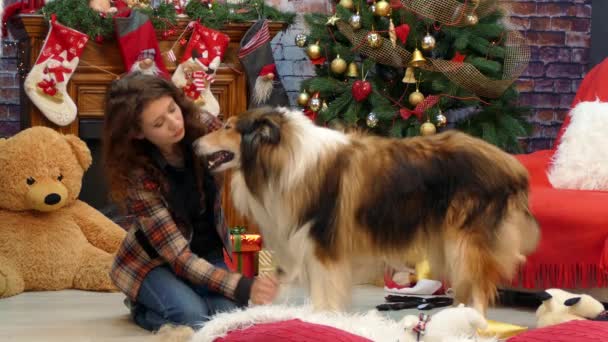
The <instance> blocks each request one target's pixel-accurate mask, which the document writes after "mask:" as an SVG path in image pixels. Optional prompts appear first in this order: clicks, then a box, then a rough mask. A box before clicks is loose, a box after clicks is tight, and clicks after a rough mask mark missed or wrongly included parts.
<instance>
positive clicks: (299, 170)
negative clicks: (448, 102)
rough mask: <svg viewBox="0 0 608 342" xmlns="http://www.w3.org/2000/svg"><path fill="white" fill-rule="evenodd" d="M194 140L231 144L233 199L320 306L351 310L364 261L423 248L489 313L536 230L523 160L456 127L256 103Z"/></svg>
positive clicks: (460, 292) (413, 258) (417, 253)
mask: <svg viewBox="0 0 608 342" xmlns="http://www.w3.org/2000/svg"><path fill="white" fill-rule="evenodd" d="M195 149H196V151H197V153H198V154H199V155H204V156H207V157H209V158H210V160H212V159H213V156H214V153H216V152H218V151H228V152H231V153H233V154H234V158H233V159H232V160H229V161H227V162H225V163H223V164H221V165H219V166H217V165H214V168H213V171H214V172H221V171H224V170H228V169H232V170H233V171H234V173H233V175H232V176H233V177H232V183H231V188H232V197H233V202H234V205H235V207H236V208H237V210H239V211H240V212H241V213H242V214H244V215H247V216H248V217H250V218H253V219H254V220H255V222H256V223H257V224H258V225H259V227H260V230H261V233H262V235H263V237H264V241H265V243H266V245H267V246H268V247H269V249H271V250H273V252H274V253H275V255H276V257H277V260H278V262H279V264H280V266H281V268H282V270H284V271H285V272H287V274H288V275H289V276H291V278H296V277H299V278H300V280H303V281H305V282H306V283H307V285H308V286H309V289H310V294H311V297H312V302H313V305H314V306H315V308H317V309H331V310H341V309H344V308H345V306H346V305H347V304H348V303H349V300H350V293H351V292H350V289H351V280H352V276H353V274H354V272H355V271H360V270H356V269H355V268H358V267H360V265H361V261H362V260H380V261H385V262H387V263H389V264H392V265H402V264H410V265H412V264H414V263H416V262H417V261H420V260H422V259H423V258H427V259H428V260H429V262H430V264H431V270H432V272H433V273H434V276H435V277H446V279H447V280H448V281H449V283H450V285H451V286H452V288H453V289H454V291H455V294H456V297H457V300H458V301H459V302H462V303H465V304H470V305H473V306H474V307H475V308H476V309H478V310H479V311H480V312H482V313H483V314H485V309H486V308H487V305H488V304H489V303H491V301H492V300H493V299H494V296H495V293H496V286H497V284H498V283H499V282H500V281H503V280H510V279H511V278H512V277H513V276H514V274H515V272H516V268H517V266H518V264H519V263H521V262H522V261H524V260H525V256H526V255H528V254H529V253H531V252H532V251H533V250H534V249H535V248H536V245H537V242H538V239H539V229H538V226H537V223H536V220H535V219H534V217H533V216H532V215H531V214H530V211H529V208H528V174H527V171H526V169H525V168H524V167H523V166H522V165H521V164H520V163H519V162H518V161H517V160H516V159H515V158H514V157H512V156H511V155H509V154H507V153H505V152H503V151H502V150H500V149H499V148H497V147H495V146H493V145H490V144H488V143H486V142H484V141H482V140H480V139H476V138H473V137H471V136H468V135H466V134H464V133H460V132H457V131H448V132H445V133H441V134H437V135H434V136H430V137H415V138H407V139H399V140H398V139H390V138H383V137H377V136H371V135H366V134H363V133H352V134H345V133H342V132H338V131H335V130H331V129H328V128H324V127H319V126H316V125H314V124H313V123H312V122H310V120H309V119H308V118H306V117H305V116H304V115H303V114H302V113H301V112H299V111H290V110H288V109H285V108H258V109H254V110H251V111H249V112H246V113H244V114H241V115H239V116H238V117H231V118H229V119H228V120H227V122H226V124H225V126H224V128H222V129H220V130H218V131H215V132H212V133H210V134H208V135H206V136H204V137H202V138H200V139H199V140H197V141H196V142H195ZM215 155H217V153H216V154H215ZM370 271H373V270H370Z"/></svg>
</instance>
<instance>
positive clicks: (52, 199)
mask: <svg viewBox="0 0 608 342" xmlns="http://www.w3.org/2000/svg"><path fill="white" fill-rule="evenodd" d="M59 202H61V196H59V194H54V193H53V194H49V195H47V196H46V197H45V198H44V204H47V205H55V204H57V203H59Z"/></svg>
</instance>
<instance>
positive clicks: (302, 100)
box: [298, 91, 310, 107]
mask: <svg viewBox="0 0 608 342" xmlns="http://www.w3.org/2000/svg"><path fill="white" fill-rule="evenodd" d="M309 100H310V95H308V93H307V92H306V91H303V92H301V93H300V94H299V95H298V105H300V106H302V107H304V106H306V105H307V104H308V101H309Z"/></svg>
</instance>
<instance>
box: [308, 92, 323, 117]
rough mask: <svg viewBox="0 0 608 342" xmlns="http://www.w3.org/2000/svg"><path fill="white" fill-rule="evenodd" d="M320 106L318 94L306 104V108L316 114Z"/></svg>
mask: <svg viewBox="0 0 608 342" xmlns="http://www.w3.org/2000/svg"><path fill="white" fill-rule="evenodd" d="M321 105H322V104H321V98H320V97H319V93H315V94H314V95H313V97H312V99H310V102H309V103H308V108H309V109H310V110H312V111H313V112H315V113H316V112H318V111H319V110H320V109H321Z"/></svg>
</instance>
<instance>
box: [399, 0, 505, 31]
mask: <svg viewBox="0 0 608 342" xmlns="http://www.w3.org/2000/svg"><path fill="white" fill-rule="evenodd" d="M401 5H403V7H405V8H406V9H407V10H409V11H412V12H414V13H416V14H418V15H419V16H422V17H425V18H428V19H433V20H435V21H438V22H440V23H442V24H445V25H450V26H466V25H467V24H466V23H465V21H464V17H465V16H466V15H468V14H471V13H473V12H475V14H476V15H477V17H478V18H482V17H485V16H486V15H488V14H491V13H493V12H494V11H495V10H496V8H497V7H498V0H479V5H477V7H475V5H474V4H473V2H472V1H471V0H466V1H465V2H458V1H456V0H401Z"/></svg>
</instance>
